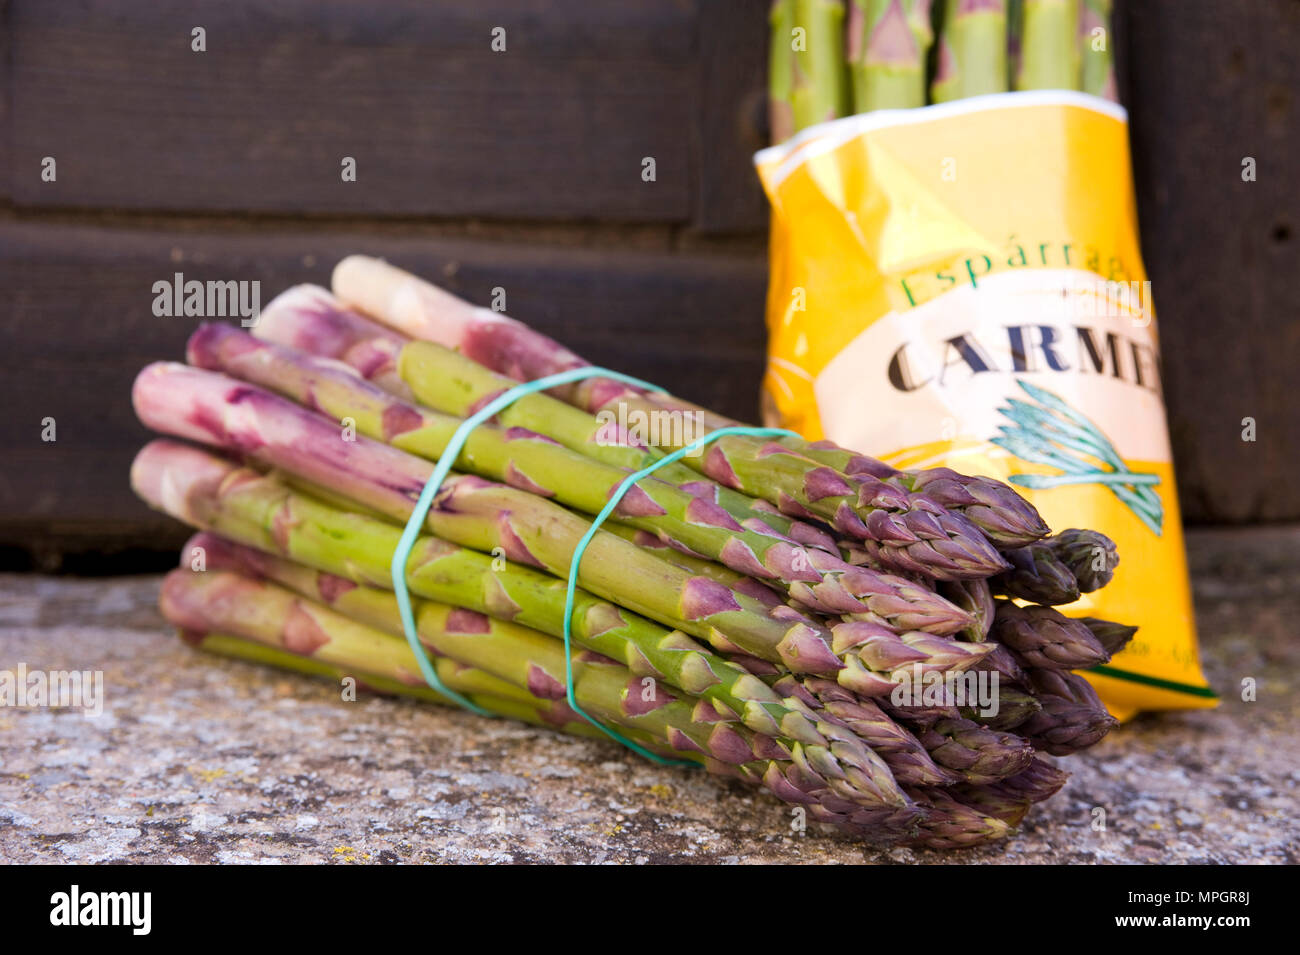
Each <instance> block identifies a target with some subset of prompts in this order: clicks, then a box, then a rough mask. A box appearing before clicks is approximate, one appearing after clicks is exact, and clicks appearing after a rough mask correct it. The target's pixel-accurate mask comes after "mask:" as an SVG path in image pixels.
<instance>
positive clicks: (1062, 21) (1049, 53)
mask: <svg viewBox="0 0 1300 955" xmlns="http://www.w3.org/2000/svg"><path fill="white" fill-rule="evenodd" d="M1021 16H1022V21H1021V25H1020V30H1019V34H1020V70H1019V72H1018V73H1017V74H1016V89H1018V90H1050V89H1058V90H1075V89H1078V88H1079V79H1080V77H1079V73H1080V62H1079V45H1078V32H1079V0H1023V3H1022V12H1021Z"/></svg>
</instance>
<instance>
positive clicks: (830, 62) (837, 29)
mask: <svg viewBox="0 0 1300 955" xmlns="http://www.w3.org/2000/svg"><path fill="white" fill-rule="evenodd" d="M791 19H792V28H793V29H795V30H799V29H802V30H803V31H804V34H803V37H802V40H801V41H800V40H796V42H795V44H794V46H793V47H792V55H791V65H792V80H791V84H790V106H791V111H792V112H793V114H794V128H795V131H796V132H798V131H799V130H801V129H803V128H805V127H807V126H812V125H814V124H816V123H821V122H825V121H826V120H829V119H835V118H837V117H839V116H843V115H845V114H846V113H847V112H848V84H847V76H846V75H845V68H844V39H843V36H844V0H793V3H792V13H791Z"/></svg>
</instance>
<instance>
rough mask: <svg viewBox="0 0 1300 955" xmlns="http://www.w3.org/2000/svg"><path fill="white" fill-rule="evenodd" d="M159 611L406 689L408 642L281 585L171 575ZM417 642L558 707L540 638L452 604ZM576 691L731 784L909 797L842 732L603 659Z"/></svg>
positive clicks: (613, 719) (209, 574)
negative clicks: (733, 703) (802, 735)
mask: <svg viewBox="0 0 1300 955" xmlns="http://www.w3.org/2000/svg"><path fill="white" fill-rule="evenodd" d="M160 606H161V608H162V611H163V615H164V616H165V617H167V619H168V620H170V621H171V622H173V623H175V624H177V625H179V626H182V627H186V628H189V629H194V630H200V631H203V630H215V631H218V632H230V633H233V634H235V635H237V636H241V637H245V638H248V639H251V640H256V641H260V642H264V643H267V644H269V645H271V646H273V647H278V648H280V649H285V650H289V651H290V652H298V653H302V654H304V655H311V656H314V657H317V658H319V659H321V660H323V661H325V662H327V663H333V664H336V665H339V664H341V665H343V666H348V665H351V664H354V663H355V662H356V661H358V660H360V659H365V660H367V661H373V662H374V663H375V664H376V669H377V670H378V672H379V673H380V674H381V675H384V676H388V677H390V678H392V679H397V680H404V679H405V680H409V679H410V676H411V674H412V673H413V672H415V671H414V666H415V659H414V656H413V655H412V653H411V649H410V647H409V646H407V645H406V644H405V643H404V641H402V640H401V639H398V638H395V637H390V636H388V635H386V634H384V633H382V632H380V631H377V630H374V629H373V628H370V627H367V626H365V625H364V624H359V623H356V622H355V621H353V620H350V619H349V618H347V617H345V616H343V615H341V614H338V613H335V612H334V611H332V610H330V609H329V608H327V607H324V606H322V605H319V604H315V603H313V602H311V601H308V600H304V599H302V598H300V597H296V596H295V595H293V594H292V593H290V592H289V591H287V590H284V589H283V588H280V587H278V586H276V585H274V584H270V583H266V582H259V581H255V580H252V579H251V578H246V577H242V576H240V575H238V574H235V573H231V572H229V571H205V572H197V573H196V572H193V571H189V570H176V571H173V572H172V573H171V574H169V575H168V576H167V578H166V580H165V581H164V584H163V591H162V596H161V598H160ZM420 618H421V623H420V637H421V641H422V642H423V643H424V644H425V645H426V646H428V647H429V649H430V650H431V651H433V652H434V653H436V654H438V655H439V656H445V657H448V658H451V659H454V660H458V661H459V662H463V663H467V664H469V665H470V666H473V667H477V668H480V669H483V670H485V671H487V672H488V673H490V674H492V675H494V676H496V677H498V678H499V679H502V680H505V681H506V682H508V683H511V684H512V685H514V686H516V687H518V688H520V689H523V690H526V691H527V692H529V693H531V694H533V695H534V696H541V697H543V698H547V697H549V698H552V699H561V698H562V697H563V694H564V689H563V686H564V684H563V683H562V682H561V680H560V677H561V676H562V675H563V674H564V672H565V663H564V647H563V645H562V644H561V643H559V641H556V640H554V639H552V638H550V637H547V636H545V635H544V634H540V633H537V632H536V631H531V630H528V629H526V628H524V627H519V626H515V625H513V624H508V623H504V622H501V621H492V620H490V619H489V618H487V617H484V616H482V615H478V614H470V615H468V616H467V615H465V613H464V611H460V610H458V609H457V608H453V607H437V606H430V605H428V604H426V605H424V606H423V607H421V610H420ZM572 663H573V668H574V692H575V697H576V699H577V700H578V701H579V705H581V706H582V707H583V709H584V710H586V711H587V712H589V713H591V714H592V715H593V716H595V717H597V718H599V719H602V720H604V721H607V722H609V723H612V724H616V725H618V726H620V727H623V728H625V729H628V730H631V731H633V733H635V734H636V737H635V738H637V739H638V741H639V740H646V741H648V742H651V743H652V745H653V746H654V747H655V748H656V749H657V750H659V751H661V752H663V751H667V752H673V753H677V754H681V755H683V756H685V757H686V758H687V759H690V760H692V761H694V762H699V763H700V764H701V765H703V766H705V767H706V768H708V769H711V770H712V771H715V772H718V771H722V772H724V773H725V774H727V775H735V776H738V777H739V778H742V779H745V780H746V781H748V782H751V783H754V784H762V785H764V786H766V787H767V788H768V789H769V790H771V791H772V792H774V793H776V794H777V795H779V796H781V797H782V798H786V799H787V800H788V801H793V802H810V803H814V802H815V803H821V804H823V805H824V806H825V807H827V808H829V809H831V810H832V811H839V810H840V807H842V806H844V803H845V802H847V803H848V804H849V805H848V806H844V808H845V809H847V810H848V811H849V812H851V813H854V814H856V813H857V810H858V809H860V808H863V807H865V808H866V809H868V810H882V811H883V812H882V818H888V819H890V820H891V821H892V820H893V819H894V818H895V817H896V815H897V814H898V812H899V810H906V809H908V800H907V798H906V797H905V796H904V795H903V794H902V792H901V791H900V790H899V789H898V788H897V786H896V784H895V783H894V780H893V777H892V775H891V774H890V773H889V770H888V768H887V767H886V766H885V764H884V763H883V762H882V761H881V760H880V758H879V757H878V756H876V755H875V754H874V753H872V752H871V751H870V750H869V749H867V748H866V747H865V746H863V745H862V744H861V743H860V742H858V741H856V740H855V739H853V738H851V737H850V735H849V734H847V733H842V734H841V736H840V738H838V739H836V740H835V741H834V746H833V749H834V751H833V752H832V745H831V744H829V743H827V744H825V745H821V746H818V747H811V746H806V745H804V744H802V743H799V742H797V741H794V740H785V739H781V738H779V737H767V736H764V735H762V734H755V733H752V732H751V731H748V730H744V729H741V728H738V727H735V726H732V725H728V724H726V723H718V722H716V721H713V720H711V719H710V718H709V715H708V712H707V709H708V708H707V706H706V707H704V708H703V709H701V707H700V702H699V701H698V700H692V699H691V698H690V697H686V696H682V697H675V696H673V695H671V694H669V693H667V692H666V690H664V689H660V688H654V690H653V691H652V692H651V693H650V694H649V695H647V692H646V691H645V690H644V688H643V686H642V684H641V681H640V680H639V679H638V678H637V677H635V676H634V675H633V674H632V673H631V672H630V671H629V670H627V669H626V668H625V667H623V666H621V665H620V664H618V663H617V661H614V660H611V659H609V658H607V657H601V656H599V655H596V654H590V653H587V652H584V651H579V652H576V653H575V654H574V656H573V660H572Z"/></svg>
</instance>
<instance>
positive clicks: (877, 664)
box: [134, 363, 988, 695]
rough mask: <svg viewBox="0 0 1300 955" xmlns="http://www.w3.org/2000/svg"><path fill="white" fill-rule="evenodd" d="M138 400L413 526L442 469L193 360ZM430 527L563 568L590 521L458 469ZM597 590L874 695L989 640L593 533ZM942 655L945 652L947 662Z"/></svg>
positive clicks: (590, 579)
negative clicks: (902, 628) (915, 669)
mask: <svg viewBox="0 0 1300 955" xmlns="http://www.w3.org/2000/svg"><path fill="white" fill-rule="evenodd" d="M134 399H135V404H136V410H137V413H138V414H139V416H140V418H141V420H142V421H144V422H145V423H147V424H149V425H150V426H151V427H153V428H154V429H155V430H159V431H162V432H164V433H167V434H172V435H175V436H177V437H183V438H189V439H191V440H196V441H202V442H205V443H209V444H214V445H216V446H217V447H222V448H226V449H228V450H237V451H243V452H244V453H245V455H246V456H247V457H248V458H249V459H250V460H253V461H257V462H260V463H262V464H263V465H265V466H270V467H276V468H280V469H282V470H284V471H285V472H286V473H288V474H290V475H292V476H294V477H295V478H296V479H297V480H300V481H301V482H303V483H305V484H306V485H307V486H308V487H328V488H333V489H336V490H337V491H339V492H340V493H343V494H344V495H346V496H347V497H349V498H351V499H353V500H357V501H359V502H361V503H362V504H363V505H365V506H367V507H370V508H373V509H375V510H376V511H379V512H380V513H383V514H385V515H387V516H389V517H390V518H392V519H394V520H396V521H400V522H405V521H406V520H407V519H408V518H409V516H410V514H411V511H412V502H413V501H414V500H415V499H416V498H417V497H418V496H419V494H420V493H421V491H422V490H423V488H424V486H425V484H426V483H427V481H428V478H429V475H430V474H431V473H432V470H433V468H432V466H431V465H429V464H428V462H425V461H422V460H420V459H418V458H415V457H412V456H410V455H407V454H405V453H403V452H401V451H398V450H396V449H393V448H390V447H388V446H386V445H382V444H378V443H376V442H373V441H370V440H368V439H366V438H363V437H361V436H359V435H358V436H356V438H355V440H351V441H345V440H340V435H339V432H338V430H337V429H336V427H335V426H333V425H331V424H330V423H329V422H328V421H327V420H326V419H324V418H320V417H317V416H315V415H313V414H311V413H309V412H307V411H305V410H303V409H302V408H300V407H299V406H298V405H295V404H293V403H292V402H289V401H286V400H284V399H282V398H279V397H277V396H275V395H272V394H270V393H269V392H266V391H263V390H262V389H260V388H256V387H254V386H252V385H248V384H246V383H243V382H238V381H235V380H234V379H230V378H226V377H225V376H223V375H218V374H215V373H211V372H206V371H201V370H198V369H194V368H189V367H188V366H184V365H169V364H166V363H160V364H158V365H154V366H150V367H149V368H146V369H145V370H144V371H143V372H141V374H140V376H139V377H138V378H137V380H136V387H135V391H134ZM426 526H427V527H428V528H429V529H430V530H432V531H433V532H434V533H436V534H437V535H438V536H439V537H441V538H443V539H444V540H448V541H451V542H453V543H456V544H460V545H462V546H464V547H469V548H473V549H475V550H479V551H493V552H499V553H501V554H502V555H504V556H505V557H506V558H508V559H509V560H511V561H514V562H517V563H521V564H526V565H530V566H533V567H539V568H543V569H545V570H548V571H550V572H551V573H553V574H555V575H557V576H559V577H567V576H568V572H569V565H570V562H571V560H572V557H573V554H574V553H575V551H576V548H577V545H578V543H579V541H580V540H581V539H582V537H583V536H584V535H585V534H586V533H587V531H588V530H589V529H590V524H589V522H588V521H586V520H585V519H584V518H582V517H579V516H578V515H575V514H573V513H571V512H569V511H567V510H565V509H564V508H562V507H559V506H558V505H555V504H553V503H551V502H549V501H547V500H545V499H544V498H541V497H538V496H536V495H533V494H529V493H526V492H522V491H518V490H516V489H514V488H508V487H505V486H503V485H498V484H493V483H491V482H488V481H484V480H482V479H480V478H477V477H474V476H461V475H453V476H452V477H450V478H449V479H448V480H447V482H445V483H444V486H443V488H442V490H441V491H439V493H438V495H437V496H436V498H435V502H434V507H433V508H431V509H430V511H429V513H428V518H427V520H426ZM578 580H579V582H580V584H581V585H582V586H583V587H584V588H585V589H587V590H589V591H591V592H592V593H595V594H596V595H598V596H601V597H604V598H605V599H607V600H611V601H613V602H615V603H617V604H619V605H621V606H624V607H626V608H627V609H629V610H632V611H633V612H635V613H638V614H641V615H642V616H647V617H650V618H651V619H655V620H658V621H659V622H661V623H664V624H666V625H668V626H670V627H673V628H676V629H680V630H683V631H684V632H686V633H689V634H692V635H694V636H696V637H698V638H700V639H703V640H706V641H709V642H711V643H712V644H713V645H715V646H718V647H720V648H724V649H728V650H730V649H733V648H740V649H741V650H743V651H744V652H747V653H751V654H753V655H755V656H759V657H764V656H766V657H767V658H768V659H772V660H774V661H779V662H782V663H783V665H785V666H787V667H789V668H790V669H791V670H792V671H794V672H808V673H819V674H822V675H830V676H834V677H835V678H836V679H838V680H840V681H841V682H843V683H844V685H845V686H848V687H850V688H853V689H854V690H855V692H861V693H863V694H864V695H871V694H872V693H878V692H883V691H884V688H886V687H892V686H893V685H894V683H895V682H896V679H895V677H893V676H892V674H893V673H894V672H895V671H897V670H898V669H899V668H901V667H903V666H906V665H912V664H918V663H921V664H924V665H926V666H927V667H930V668H936V669H942V668H946V667H955V668H961V667H964V666H969V665H970V664H972V663H974V662H976V661H977V660H978V659H979V658H980V657H981V656H983V654H984V653H986V652H988V648H987V647H981V646H979V645H972V644H958V643H956V642H954V641H943V642H941V643H940V644H938V645H937V648H936V645H935V644H933V642H932V641H927V639H926V638H927V637H928V636H931V635H927V634H924V633H921V632H914V633H909V634H906V635H903V636H901V637H900V636H899V635H898V634H896V633H894V632H893V631H891V630H889V629H888V628H886V627H883V626H880V625H878V624H874V623H866V622H858V621H848V622H842V623H836V624H834V625H833V626H832V627H831V628H830V629H827V628H826V627H824V626H823V625H822V624H821V623H820V622H818V621H816V620H813V619H812V618H808V617H804V616H802V615H800V614H799V613H797V612H796V611H794V610H793V608H790V607H781V608H767V607H764V606H763V605H762V604H761V603H760V602H758V601H756V600H754V599H753V598H750V597H748V596H746V595H745V594H743V593H738V592H736V591H734V590H730V589H728V588H726V587H725V586H723V585H721V584H719V583H717V582H716V581H714V580H711V579H709V578H706V577H692V576H690V575H689V574H687V573H684V572H683V571H681V570H679V569H678V568H676V567H674V566H673V565H671V564H669V563H667V562H665V561H662V560H660V559H659V558H658V557H656V556H655V555H653V554H651V553H649V552H647V551H644V550H642V549H640V548H638V547H636V546H634V545H632V544H629V543H628V542H627V541H625V540H622V539H621V538H619V537H617V536H615V535H612V534H608V533H603V532H597V533H596V534H595V536H593V537H592V538H591V539H590V541H589V543H588V546H587V550H586V553H585V555H584V560H583V561H582V562H581V563H580V565H579V573H578ZM939 653H942V654H943V656H942V658H940V657H939V656H938V654H939Z"/></svg>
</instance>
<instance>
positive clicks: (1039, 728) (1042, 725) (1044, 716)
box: [1016, 670, 1119, 756]
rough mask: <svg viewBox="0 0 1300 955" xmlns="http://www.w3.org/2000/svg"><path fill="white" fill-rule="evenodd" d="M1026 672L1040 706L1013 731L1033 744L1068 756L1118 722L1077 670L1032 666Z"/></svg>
mask: <svg viewBox="0 0 1300 955" xmlns="http://www.w3.org/2000/svg"><path fill="white" fill-rule="evenodd" d="M1029 675H1030V680H1031V681H1032V683H1033V685H1034V691H1035V692H1036V693H1037V695H1038V698H1039V700H1040V702H1041V703H1042V709H1041V710H1039V711H1038V712H1037V713H1035V714H1034V715H1033V716H1031V717H1029V719H1027V720H1026V721H1025V722H1024V723H1022V724H1021V725H1020V726H1018V727H1017V728H1016V731H1017V732H1018V733H1019V734H1020V735H1021V736H1023V737H1025V738H1026V739H1028V740H1029V741H1030V742H1031V743H1033V744H1034V746H1035V748H1037V749H1041V750H1043V751H1044V752H1047V753H1051V754H1052V755H1053V756H1068V755H1069V754H1070V753H1077V752H1079V750H1082V749H1087V748H1088V747H1089V746H1093V745H1095V744H1096V743H1098V742H1100V741H1101V739H1102V737H1104V736H1105V735H1106V734H1107V733H1109V732H1110V731H1111V730H1112V729H1114V728H1115V727H1116V726H1118V725H1119V721H1118V720H1116V719H1115V718H1114V717H1113V716H1111V715H1110V714H1109V713H1107V712H1106V707H1105V706H1103V705H1102V702H1101V700H1100V699H1098V698H1097V692H1096V691H1095V690H1094V689H1093V688H1092V686H1091V684H1089V683H1088V681H1087V680H1085V679H1084V678H1083V677H1081V676H1079V675H1078V674H1077V673H1071V672H1069V671H1068V670H1031V671H1030V674H1029Z"/></svg>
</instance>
